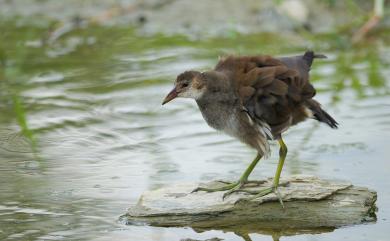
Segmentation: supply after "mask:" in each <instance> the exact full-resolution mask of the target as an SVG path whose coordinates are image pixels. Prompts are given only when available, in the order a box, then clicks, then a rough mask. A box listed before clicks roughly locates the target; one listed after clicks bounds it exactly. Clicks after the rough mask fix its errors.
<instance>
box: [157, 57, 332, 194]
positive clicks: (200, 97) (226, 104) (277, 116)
mask: <svg viewBox="0 0 390 241" xmlns="http://www.w3.org/2000/svg"><path fill="white" fill-rule="evenodd" d="M315 58H325V56H323V55H316V54H314V53H313V52H312V51H307V52H306V53H305V54H304V55H301V56H295V57H284V58H274V57H271V56H265V55H259V56H240V57H236V56H228V57H225V58H222V59H221V60H220V61H219V62H218V64H217V65H216V66H215V68H214V70H211V71H207V72H203V73H200V72H198V71H186V72H184V73H182V74H180V75H179V76H178V77H177V80H176V82H175V88H174V89H173V90H172V91H171V93H170V94H169V95H168V96H167V97H166V99H165V100H164V103H166V102H168V101H170V100H172V99H173V98H175V97H177V96H178V97H186V98H193V99H195V100H196V102H197V104H198V106H199V109H200V111H201V112H202V115H203V117H204V119H205V120H206V122H207V123H208V124H209V125H210V126H211V127H213V128H215V129H217V130H221V131H224V132H225V133H227V134H229V135H232V136H234V137H236V138H238V139H239V140H241V141H242V142H244V143H246V144H248V145H249V146H251V147H252V148H254V149H256V150H257V151H258V156H260V157H261V156H263V155H266V154H267V153H269V145H268V140H272V139H276V140H279V143H280V144H281V149H282V147H283V148H284V149H285V152H286V153H287V148H286V147H285V145H284V143H283V141H282V139H281V135H282V133H283V132H285V131H286V130H287V129H288V128H289V127H290V126H292V125H295V124H297V123H299V122H301V121H303V120H305V119H306V118H308V117H312V118H314V119H316V120H318V121H320V122H324V123H326V124H328V125H329V126H330V127H332V128H337V125H338V123H337V122H336V121H335V120H334V119H333V118H332V117H331V116H330V115H329V114H328V113H326V112H325V111H324V110H323V109H322V108H321V106H320V104H319V103H318V102H317V101H315V100H314V99H313V97H314V95H315V93H316V92H315V89H314V87H313V86H312V85H311V83H310V82H309V71H310V67H311V65H312V62H313V60H314V59H315ZM283 152H284V151H283ZM286 153H285V154H286ZM285 154H284V156H285ZM281 158H282V155H281ZM283 162H284V157H283V161H282V165H283ZM256 163H257V162H256ZM256 163H255V164H256ZM250 171H251V170H250ZM250 171H249V173H250ZM280 171H281V168H280ZM279 175H280V173H279ZM248 176H249V174H248ZM275 178H276V177H275ZM241 179H245V180H244V182H245V181H246V179H247V176H243V177H242V178H241ZM241 179H240V180H241ZM278 181H279V176H278V177H277V183H275V186H274V187H273V190H274V189H275V188H276V187H277V185H278ZM244 182H240V183H241V184H240V185H239V186H242V185H243V183H244ZM236 186H237V185H236ZM201 190H205V189H201ZM224 190H225V189H224ZM205 191H211V190H205Z"/></svg>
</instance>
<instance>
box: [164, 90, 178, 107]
mask: <svg viewBox="0 0 390 241" xmlns="http://www.w3.org/2000/svg"><path fill="white" fill-rule="evenodd" d="M176 97H177V92H176V87H175V88H173V90H171V92H169V94H168V95H167V97H165V99H164V101H163V103H162V104H163V105H164V104H166V103H168V102H169V101H171V100H173V99H175V98H176Z"/></svg>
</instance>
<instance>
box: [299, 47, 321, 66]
mask: <svg viewBox="0 0 390 241" xmlns="http://www.w3.org/2000/svg"><path fill="white" fill-rule="evenodd" d="M326 58H327V57H326V55H323V54H315V53H314V51H312V50H308V51H306V52H305V54H304V55H303V59H304V60H305V61H306V63H307V64H308V65H309V66H311V64H312V63H313V60H314V59H326Z"/></svg>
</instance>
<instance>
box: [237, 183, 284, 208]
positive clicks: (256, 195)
mask: <svg viewBox="0 0 390 241" xmlns="http://www.w3.org/2000/svg"><path fill="white" fill-rule="evenodd" d="M241 191H243V192H246V193H250V194H253V196H251V197H248V198H241V199H239V200H237V202H241V201H251V200H253V199H256V198H259V197H263V196H266V195H268V194H270V193H275V195H276V197H277V198H278V199H279V202H280V205H282V207H283V208H284V203H283V199H282V196H281V195H280V192H279V189H278V186H272V187H269V188H266V189H263V190H261V191H260V192H259V191H250V190H241ZM237 202H236V203H237Z"/></svg>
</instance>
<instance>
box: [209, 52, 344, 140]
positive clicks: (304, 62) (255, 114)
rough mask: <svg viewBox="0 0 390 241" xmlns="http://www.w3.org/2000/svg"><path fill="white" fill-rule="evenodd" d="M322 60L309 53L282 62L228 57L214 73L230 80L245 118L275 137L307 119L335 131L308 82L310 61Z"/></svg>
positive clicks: (258, 57) (265, 58)
mask: <svg viewBox="0 0 390 241" xmlns="http://www.w3.org/2000/svg"><path fill="white" fill-rule="evenodd" d="M324 57H325V56H323V55H315V54H314V53H313V52H312V51H308V52H306V53H305V54H304V55H301V56H294V57H283V58H273V57H271V56H265V55H260V56H240V57H234V56H230V57H227V58H224V59H222V60H220V61H219V63H218V64H217V66H216V67H215V71H218V72H223V73H225V74H226V75H228V76H230V78H231V79H232V81H233V83H234V88H235V90H236V94H237V95H238V96H239V99H240V101H241V104H242V106H243V107H244V108H245V111H246V112H247V113H248V115H249V116H250V117H251V118H252V119H253V120H254V121H255V122H259V123H262V124H264V123H266V124H268V125H269V127H270V129H271V132H272V135H273V136H274V137H278V136H279V135H280V134H281V133H282V132H283V131H285V130H286V129H287V128H288V127H290V126H291V125H294V124H296V123H298V122H301V121H303V120H304V119H306V118H307V117H309V116H314V118H316V119H318V120H319V121H323V122H326V123H327V124H328V125H330V126H331V127H336V125H337V122H335V121H334V119H333V118H331V117H330V116H329V115H328V114H327V113H326V112H325V111H323V110H322V109H321V107H320V105H319V104H318V102H316V101H315V100H313V99H312V97H313V96H314V95H315V89H314V87H313V86H312V85H311V84H310V82H309V71H310V67H311V64H312V61H313V59H314V58H324Z"/></svg>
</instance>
